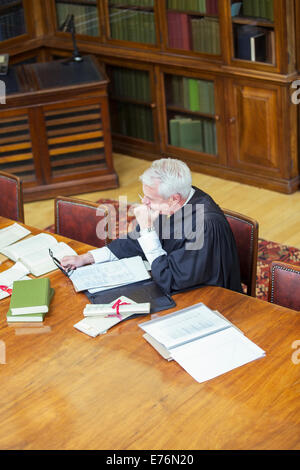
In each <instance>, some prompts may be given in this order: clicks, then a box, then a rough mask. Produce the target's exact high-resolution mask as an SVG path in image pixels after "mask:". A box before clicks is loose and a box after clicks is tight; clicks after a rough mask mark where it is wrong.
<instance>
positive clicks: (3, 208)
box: [0, 171, 24, 222]
mask: <svg viewBox="0 0 300 470" xmlns="http://www.w3.org/2000/svg"><path fill="white" fill-rule="evenodd" d="M0 215H1V216H2V217H7V218H8V219H13V220H17V221H18V222H24V208H23V193H22V181H21V180H20V178H18V177H17V176H15V175H12V174H10V173H5V172H4V171H0Z"/></svg>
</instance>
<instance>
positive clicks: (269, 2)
mask: <svg viewBox="0 0 300 470" xmlns="http://www.w3.org/2000/svg"><path fill="white" fill-rule="evenodd" d="M266 18H267V19H268V20H270V21H274V10H273V0H266Z"/></svg>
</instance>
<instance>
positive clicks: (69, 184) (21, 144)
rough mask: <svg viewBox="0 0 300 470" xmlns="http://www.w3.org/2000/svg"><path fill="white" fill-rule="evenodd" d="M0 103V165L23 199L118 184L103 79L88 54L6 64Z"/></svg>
mask: <svg viewBox="0 0 300 470" xmlns="http://www.w3.org/2000/svg"><path fill="white" fill-rule="evenodd" d="M3 80H4V81H5V82H6V90H7V102H6V104H5V105H4V106H1V108H0V170H3V171H7V172H9V173H14V174H16V175H17V176H19V177H20V178H21V180H22V181H23V193H24V200H25V201H34V200H37V199H49V198H51V197H55V196H57V195H58V194H60V195H67V194H79V193H84V192H91V191H99V190H103V189H112V188H116V187H118V178H117V175H116V173H115V171H114V167H113V162H112V145H111V135H110V118H109V109H108V97H107V83H108V79H107V77H106V75H105V74H104V72H103V70H102V68H101V67H100V65H99V62H98V61H97V59H96V58H95V57H93V56H84V58H83V61H82V62H79V63H75V62H73V61H69V60H68V59H63V60H56V61H52V62H41V63H35V64H26V65H19V66H17V67H11V68H10V69H9V73H8V75H7V76H5V77H4V78H3Z"/></svg>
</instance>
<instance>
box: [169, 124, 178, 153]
mask: <svg viewBox="0 0 300 470" xmlns="http://www.w3.org/2000/svg"><path fill="white" fill-rule="evenodd" d="M169 129H170V141H169V143H170V145H174V146H175V147H180V140H179V120H178V119H170V121H169Z"/></svg>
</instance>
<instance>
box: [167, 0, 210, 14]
mask: <svg viewBox="0 0 300 470" xmlns="http://www.w3.org/2000/svg"><path fill="white" fill-rule="evenodd" d="M168 8H169V9H170V10H181V11H190V12H197V13H206V14H208V15H218V0H168Z"/></svg>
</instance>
